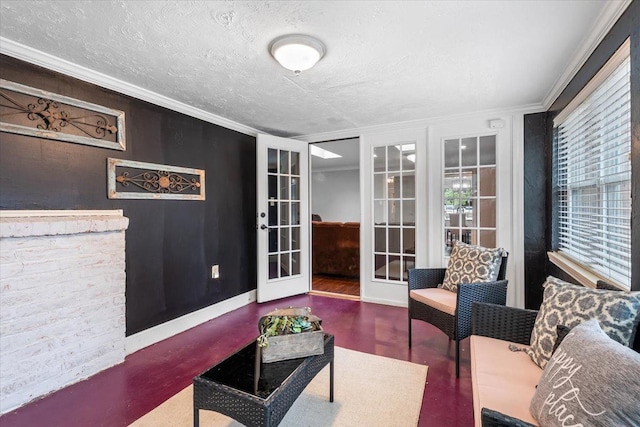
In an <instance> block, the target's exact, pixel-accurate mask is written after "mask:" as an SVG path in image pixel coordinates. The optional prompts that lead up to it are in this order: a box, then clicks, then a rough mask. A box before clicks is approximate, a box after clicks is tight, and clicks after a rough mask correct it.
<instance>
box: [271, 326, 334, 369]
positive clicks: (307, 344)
mask: <svg viewBox="0 0 640 427" xmlns="http://www.w3.org/2000/svg"><path fill="white" fill-rule="evenodd" d="M267 341H269V345H268V346H267V347H263V348H262V362H263V363H270V362H279V361H281V360H288V359H297V358H300V357H308V356H316V355H319V354H323V353H324V331H323V330H322V329H320V330H318V331H313V332H302V333H300V334H291V335H279V336H275V337H269V338H268V339H267Z"/></svg>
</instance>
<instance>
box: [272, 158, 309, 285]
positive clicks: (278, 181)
mask: <svg viewBox="0 0 640 427" xmlns="http://www.w3.org/2000/svg"><path fill="white" fill-rule="evenodd" d="M267 158H268V178H267V179H268V182H269V184H268V197H269V200H268V204H269V206H268V213H267V216H268V218H267V223H268V228H269V230H268V231H269V245H268V250H269V254H268V256H269V269H268V272H269V273H268V274H269V279H277V278H280V277H289V276H297V275H300V250H301V248H300V188H299V183H300V167H299V165H300V153H298V152H295V151H290V150H284V149H277V148H269V149H268V154H267Z"/></svg>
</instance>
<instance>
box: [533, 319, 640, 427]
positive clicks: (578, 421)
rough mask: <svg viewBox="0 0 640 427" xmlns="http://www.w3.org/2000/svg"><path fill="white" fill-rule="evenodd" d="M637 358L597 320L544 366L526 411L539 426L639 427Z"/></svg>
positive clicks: (583, 327)
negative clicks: (602, 327) (605, 330)
mask: <svg viewBox="0 0 640 427" xmlns="http://www.w3.org/2000/svg"><path fill="white" fill-rule="evenodd" d="M638 372H640V354H638V353H636V352H635V351H633V350H632V349H630V348H628V347H625V346H623V345H622V344H619V343H617V342H615V341H613V340H612V339H611V338H609V337H608V336H607V335H606V334H605V333H604V332H603V331H602V329H601V328H600V326H599V325H598V321H597V320H595V319H592V320H589V321H586V322H584V323H582V324H580V325H578V326H576V327H574V328H573V329H572V330H571V332H570V333H569V334H568V335H567V336H566V338H565V339H564V340H563V341H562V343H561V344H560V346H559V347H558V350H557V351H556V352H555V354H554V355H553V357H551V359H550V360H549V363H547V367H546V368H545V369H544V372H543V373H542V377H541V378H540V383H539V384H538V387H537V388H536V391H535V393H534V395H533V399H531V403H530V405H529V411H530V412H531V415H532V416H533V418H535V419H536V420H537V421H538V422H539V423H540V425H541V426H569V425H571V426H577V425H584V426H587V425H588V426H601V427H605V426H606V427H609V426H637V425H638V423H639V422H640V405H639V404H638V396H640V375H638Z"/></svg>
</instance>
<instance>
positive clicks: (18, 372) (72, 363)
mask: <svg viewBox="0 0 640 427" xmlns="http://www.w3.org/2000/svg"><path fill="white" fill-rule="evenodd" d="M128 224H129V220H128V219H127V218H125V217H124V216H123V215H122V211H121V210H117V211H0V414H2V413H5V412H8V411H10V410H12V409H15V408H17V407H20V406H22V405H24V404H25V403H27V402H29V401H31V400H34V399H37V398H38V397H41V396H43V395H45V394H47V393H50V392H52V391H54V390H58V389H60V388H62V387H65V386H67V385H70V384H73V383H75V382H78V381H80V380H82V379H84V378H87V377H90V376H91V375H94V374H96V373H97V372H100V371H102V370H104V369H106V368H108V367H111V366H113V365H116V364H118V363H121V362H122V361H124V357H125V230H126V229H127V226H128Z"/></svg>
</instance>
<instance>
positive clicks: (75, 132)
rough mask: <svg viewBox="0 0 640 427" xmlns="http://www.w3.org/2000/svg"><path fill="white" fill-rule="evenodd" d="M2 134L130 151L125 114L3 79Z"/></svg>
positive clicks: (0, 89)
mask: <svg viewBox="0 0 640 427" xmlns="http://www.w3.org/2000/svg"><path fill="white" fill-rule="evenodd" d="M0 131H3V132H10V133H17V134H21V135H29V136H35V137H38V138H47V139H56V140H60V141H66V142H74V143H77V144H86V145H93V146H97V147H102V148H110V149H113V150H122V151H124V150H125V149H126V143H125V129H124V112H122V111H118V110H112V109H111V108H106V107H102V106H100V105H96V104H91V103H89V102H84V101H80V100H77V99H73V98H69V97H66V96H62V95H57V94H54V93H51V92H45V91H43V90H40V89H35V88H32V87H29V86H24V85H21V84H19V83H15V82H10V81H8V80H3V79H0Z"/></svg>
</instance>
